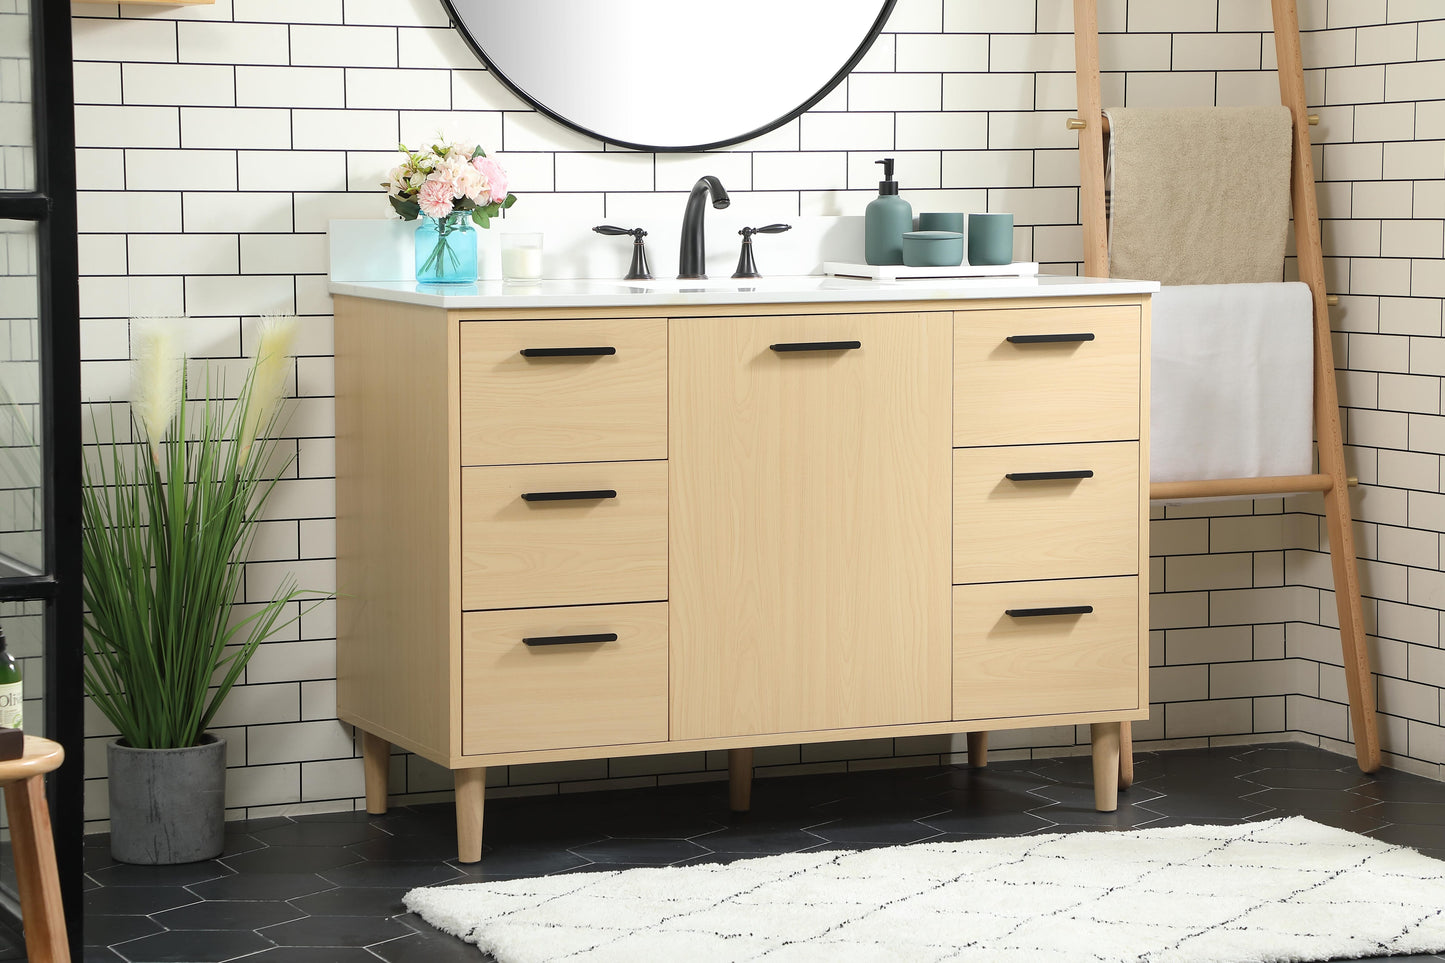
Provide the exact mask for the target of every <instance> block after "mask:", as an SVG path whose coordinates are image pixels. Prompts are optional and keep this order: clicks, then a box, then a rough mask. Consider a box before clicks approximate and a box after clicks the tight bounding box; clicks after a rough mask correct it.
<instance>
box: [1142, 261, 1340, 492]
mask: <svg viewBox="0 0 1445 963" xmlns="http://www.w3.org/2000/svg"><path fill="white" fill-rule="evenodd" d="M1312 310H1313V309H1312V303H1311V300H1310V289H1309V287H1308V286H1307V285H1304V284H1301V283H1299V282H1288V283H1272V284H1197V285H1180V286H1167V285H1166V286H1165V287H1163V288H1162V289H1161V290H1160V291H1159V293H1158V294H1156V295H1154V297H1153V300H1152V307H1151V309H1150V316H1151V325H1150V327H1151V332H1152V333H1151V337H1152V341H1153V346H1152V349H1151V355H1152V362H1153V364H1152V375H1151V378H1152V385H1151V388H1150V398H1149V478H1150V480H1151V481H1156V482H1163V481H1197V480H1202V479H1206V478H1262V477H1268V476H1273V475H1307V474H1309V473H1310V471H1311V470H1312V463H1313V458H1312V454H1311V441H1312V439H1313V436H1314V418H1313V414H1312V409H1313V406H1314V356H1313V352H1314V329H1313V320H1312V319H1313V314H1312Z"/></svg>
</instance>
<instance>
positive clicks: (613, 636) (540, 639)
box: [522, 632, 617, 646]
mask: <svg viewBox="0 0 1445 963" xmlns="http://www.w3.org/2000/svg"><path fill="white" fill-rule="evenodd" d="M616 641H617V633H616V632H594V633H593V634H591V635H536V636H533V637H532V638H530V639H523V640H522V643H523V644H524V645H533V646H536V645H586V644H587V643H589V642H616Z"/></svg>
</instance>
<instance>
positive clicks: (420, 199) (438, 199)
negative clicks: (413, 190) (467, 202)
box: [416, 176, 454, 217]
mask: <svg viewBox="0 0 1445 963" xmlns="http://www.w3.org/2000/svg"><path fill="white" fill-rule="evenodd" d="M453 196H454V195H453V191H452V185H451V182H450V181H448V180H447V179H446V178H444V177H436V176H432V177H428V178H427V179H426V183H424V184H422V186H421V190H420V191H418V192H417V195H416V203H417V206H418V207H420V208H421V212H422V213H423V214H425V215H426V216H427V217H446V216H447V215H448V214H450V213H451V212H452V198H453Z"/></svg>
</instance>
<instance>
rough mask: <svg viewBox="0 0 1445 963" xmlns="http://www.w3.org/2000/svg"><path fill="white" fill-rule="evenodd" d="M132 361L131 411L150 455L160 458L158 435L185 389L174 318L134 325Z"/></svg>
mask: <svg viewBox="0 0 1445 963" xmlns="http://www.w3.org/2000/svg"><path fill="white" fill-rule="evenodd" d="M134 353H135V361H134V363H133V364H132V365H131V411H132V413H133V414H134V415H135V420H136V424H138V425H139V426H140V430H141V433H142V434H143V435H145V440H146V441H147V442H149V443H150V446H151V455H152V457H154V458H157V459H159V455H158V452H159V450H160V444H161V439H163V438H164V437H165V434H166V430H167V429H168V428H169V427H170V424H171V419H173V418H174V417H175V414H176V409H177V408H178V407H180V404H181V392H182V391H184V390H185V366H186V358H185V353H184V352H183V351H182V350H181V336H180V331H179V321H178V319H176V318H163V319H152V320H149V321H140V322H137V323H136V326H135V348H134Z"/></svg>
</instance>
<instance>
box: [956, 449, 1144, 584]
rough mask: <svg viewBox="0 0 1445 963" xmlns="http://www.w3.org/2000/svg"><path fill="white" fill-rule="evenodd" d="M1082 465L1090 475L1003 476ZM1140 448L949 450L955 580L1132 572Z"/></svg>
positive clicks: (1136, 557) (1135, 562)
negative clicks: (1061, 477)
mask: <svg viewBox="0 0 1445 963" xmlns="http://www.w3.org/2000/svg"><path fill="white" fill-rule="evenodd" d="M1075 470H1088V471H1092V472H1093V473H1094V476H1093V477H1092V478H1080V479H1068V480H1034V481H1028V480H1021V481H1013V480H1010V479H1009V478H1008V477H1007V475H1008V474H1010V473H1017V472H1046V471H1075ZM1139 565H1140V559H1139V446H1138V444H1137V443H1136V442H1114V443H1110V444H1098V445H1024V446H1016V447H1008V448H959V449H957V450H955V451H954V453H953V581H954V582H955V583H956V584H962V583H965V582H1008V581H1015V580H1020V579H1058V578H1076V577H1079V576H1091V575H1133V574H1135V573H1137V572H1138V571H1139Z"/></svg>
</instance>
